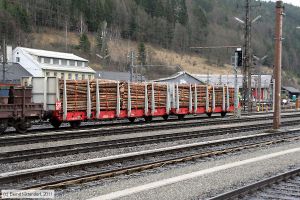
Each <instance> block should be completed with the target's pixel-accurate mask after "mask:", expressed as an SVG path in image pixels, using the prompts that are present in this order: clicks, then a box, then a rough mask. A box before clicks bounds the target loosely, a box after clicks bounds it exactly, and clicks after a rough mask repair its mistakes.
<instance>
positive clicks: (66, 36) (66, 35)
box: [65, 19, 68, 52]
mask: <svg viewBox="0 0 300 200" xmlns="http://www.w3.org/2000/svg"><path fill="white" fill-rule="evenodd" d="M65 25H66V30H65V31H66V34H65V39H66V52H68V20H67V19H66V24H65Z"/></svg>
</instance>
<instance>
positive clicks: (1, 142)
mask: <svg viewBox="0 0 300 200" xmlns="http://www.w3.org/2000/svg"><path fill="white" fill-rule="evenodd" d="M299 116H300V113H297V114H289V115H283V116H282V118H292V117H299ZM271 117H272V116H271V115H268V116H259V117H258V116H257V117H253V116H252V117H251V116H250V117H246V118H241V119H225V120H220V121H219V120H218V121H216V120H213V121H198V120H193V121H183V122H181V123H178V122H168V123H163V124H158V125H157V124H144V125H136V126H126V127H117V128H113V129H112V128H103V129H102V128H100V129H88V130H76V132H75V131H74V130H73V131H67V132H54V133H50V134H40V135H37V134H31V135H22V136H8V137H0V147H4V146H12V145H24V144H32V143H41V142H49V141H51V142H52V141H62V140H70V139H82V138H91V137H99V136H103V135H121V134H128V133H135V132H140V131H141V129H142V130H143V131H155V130H168V129H174V128H186V127H200V126H208V125H216V124H222V123H227V124H228V123H236V122H251V121H257V120H258V119H260V120H263V119H271Z"/></svg>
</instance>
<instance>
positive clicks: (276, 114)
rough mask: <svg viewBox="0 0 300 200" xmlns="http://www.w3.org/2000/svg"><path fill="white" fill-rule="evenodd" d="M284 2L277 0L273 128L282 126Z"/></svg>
mask: <svg viewBox="0 0 300 200" xmlns="http://www.w3.org/2000/svg"><path fill="white" fill-rule="evenodd" d="M283 9H284V7H283V2H282V1H276V24H275V61H274V63H275V68H274V77H275V105H274V119H273V129H279V128H280V113H281V107H280V106H281V63H282V18H283V15H284V13H283Z"/></svg>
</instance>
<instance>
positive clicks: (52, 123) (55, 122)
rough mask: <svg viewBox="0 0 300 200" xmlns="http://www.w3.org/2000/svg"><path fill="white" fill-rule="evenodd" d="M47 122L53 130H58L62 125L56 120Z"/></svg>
mask: <svg viewBox="0 0 300 200" xmlns="http://www.w3.org/2000/svg"><path fill="white" fill-rule="evenodd" d="M49 122H50V124H51V125H52V126H53V127H54V128H55V129H58V128H59V127H60V125H61V123H62V121H59V120H57V119H50V120H49Z"/></svg>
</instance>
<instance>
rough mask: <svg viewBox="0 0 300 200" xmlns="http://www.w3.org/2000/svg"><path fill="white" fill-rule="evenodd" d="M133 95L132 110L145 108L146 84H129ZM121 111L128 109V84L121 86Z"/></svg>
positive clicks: (124, 83)
mask: <svg viewBox="0 0 300 200" xmlns="http://www.w3.org/2000/svg"><path fill="white" fill-rule="evenodd" d="M129 84H130V95H131V109H144V108H145V84H144V83H129ZM121 87H122V88H121V90H120V91H121V97H122V98H121V99H122V101H121V102H122V104H121V105H122V106H121V109H127V108H128V83H127V82H123V83H122V84H121Z"/></svg>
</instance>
